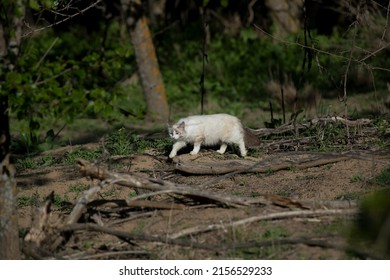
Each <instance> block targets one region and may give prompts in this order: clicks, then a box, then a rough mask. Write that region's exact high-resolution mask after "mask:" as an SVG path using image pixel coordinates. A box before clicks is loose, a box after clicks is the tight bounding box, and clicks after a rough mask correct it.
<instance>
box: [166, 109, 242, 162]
mask: <svg viewBox="0 0 390 280" xmlns="http://www.w3.org/2000/svg"><path fill="white" fill-rule="evenodd" d="M169 134H170V136H171V137H172V138H173V139H175V140H176V142H175V144H174V145H173V147H172V151H171V153H170V154H169V157H170V158H173V157H175V156H176V154H177V152H178V151H179V150H180V149H181V148H183V147H185V146H186V145H187V144H188V143H189V144H194V149H193V150H192V152H191V155H196V154H197V153H198V152H199V150H200V147H201V145H205V146H212V145H217V144H220V145H221V147H220V149H219V150H218V151H217V152H218V153H220V154H223V153H224V152H225V150H226V148H227V145H228V144H236V145H238V147H239V148H240V153H241V156H243V157H245V156H246V149H245V143H244V130H243V128H242V124H241V122H240V120H239V119H238V118H236V117H234V116H231V115H228V114H215V115H199V116H190V117H187V118H183V119H181V120H179V121H178V122H177V123H176V124H174V125H173V126H172V127H171V128H169Z"/></svg>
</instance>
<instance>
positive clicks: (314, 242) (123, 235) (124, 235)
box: [61, 224, 378, 259]
mask: <svg viewBox="0 0 390 280" xmlns="http://www.w3.org/2000/svg"><path fill="white" fill-rule="evenodd" d="M76 230H88V231H96V232H103V233H106V234H110V235H114V236H116V237H118V238H120V239H125V240H131V241H133V242H134V241H146V242H158V243H161V244H169V245H176V246H182V247H190V248H194V249H203V250H213V251H216V252H220V251H226V250H235V249H237V248H251V247H259V248H262V247H271V246H275V245H288V244H304V245H308V246H317V247H322V248H328V249H335V250H339V251H344V252H348V253H351V254H353V255H355V256H356V257H358V258H361V259H378V257H377V256H375V255H373V254H370V253H367V252H363V251H360V250H357V249H356V248H353V247H351V246H348V245H336V244H331V243H327V242H325V241H322V240H318V239H313V238H280V239H273V240H264V241H254V242H243V243H230V244H226V243H223V244H206V243H198V242H193V241H190V240H181V239H169V238H166V237H165V236H163V237H160V236H151V235H147V234H132V233H128V232H125V231H121V230H117V229H113V228H107V227H102V226H99V225H95V224H73V225H67V226H65V227H63V228H62V229H61V231H62V232H67V231H76ZM81 258H82V256H81Z"/></svg>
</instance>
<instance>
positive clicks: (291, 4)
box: [265, 0, 303, 36]
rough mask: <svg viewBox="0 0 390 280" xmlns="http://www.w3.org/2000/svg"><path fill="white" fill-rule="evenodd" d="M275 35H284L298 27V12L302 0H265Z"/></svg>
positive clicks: (301, 5) (296, 29)
mask: <svg viewBox="0 0 390 280" xmlns="http://www.w3.org/2000/svg"><path fill="white" fill-rule="evenodd" d="M265 5H266V6H267V8H268V9H269V13H270V16H271V18H272V20H273V23H274V25H275V26H276V31H275V32H276V34H277V35H281V36H283V35H286V34H289V33H294V32H297V31H298V30H299V29H300V14H301V12H302V9H303V0H266V1H265Z"/></svg>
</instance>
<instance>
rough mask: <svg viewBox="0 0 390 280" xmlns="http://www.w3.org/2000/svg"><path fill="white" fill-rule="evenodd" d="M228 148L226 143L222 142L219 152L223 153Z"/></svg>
mask: <svg viewBox="0 0 390 280" xmlns="http://www.w3.org/2000/svg"><path fill="white" fill-rule="evenodd" d="M226 148H227V145H226V143H222V144H221V147H220V148H219V150H218V151H217V152H218V153H220V154H223V153H225V151H226Z"/></svg>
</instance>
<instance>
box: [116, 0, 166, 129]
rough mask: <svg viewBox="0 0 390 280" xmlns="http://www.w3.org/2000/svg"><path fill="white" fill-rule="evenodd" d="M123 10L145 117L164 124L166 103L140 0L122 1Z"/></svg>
mask: <svg viewBox="0 0 390 280" xmlns="http://www.w3.org/2000/svg"><path fill="white" fill-rule="evenodd" d="M122 9H123V12H124V15H125V17H126V25H127V28H128V30H129V32H130V36H131V42H132V44H133V47H134V52H135V57H136V61H137V66H138V72H139V75H140V78H141V85H142V89H143V92H144V98H145V102H146V108H147V113H148V117H150V118H151V119H153V120H156V121H163V122H166V121H168V118H169V107H168V101H167V98H166V94H165V87H164V83H163V80H162V76H161V72H160V68H159V65H158V60H157V56H156V50H155V48H154V44H153V40H152V36H151V33H150V30H149V26H148V23H147V19H146V16H145V13H144V11H143V9H142V5H141V0H122Z"/></svg>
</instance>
